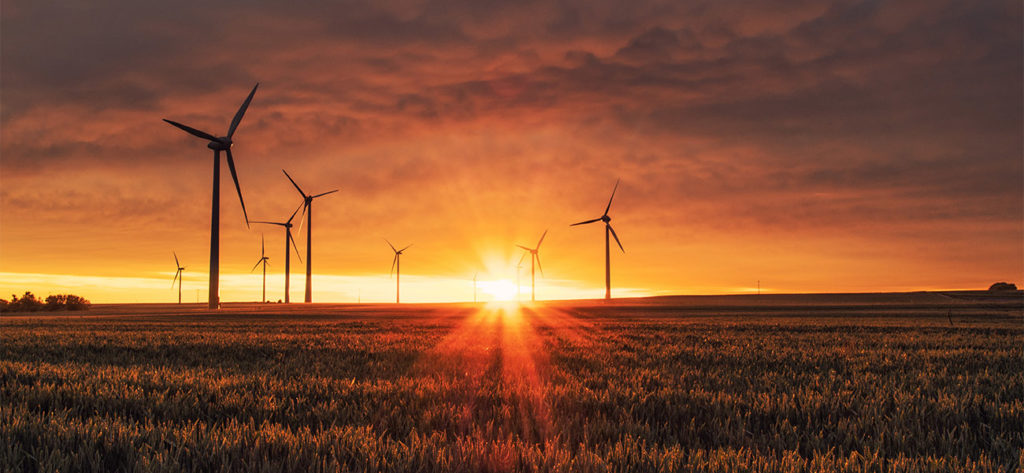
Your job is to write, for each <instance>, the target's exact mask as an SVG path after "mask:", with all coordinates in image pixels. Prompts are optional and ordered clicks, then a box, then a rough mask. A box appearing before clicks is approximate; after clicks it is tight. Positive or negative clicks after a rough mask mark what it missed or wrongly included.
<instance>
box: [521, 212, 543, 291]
mask: <svg viewBox="0 0 1024 473" xmlns="http://www.w3.org/2000/svg"><path fill="white" fill-rule="evenodd" d="M547 235H548V231H547V230H544V234H542V235H541V236H540V240H538V241H537V246H536V247H534V248H528V247H525V246H523V245H516V246H518V247H520V248H522V249H524V250H526V251H527V253H523V257H522V258H519V264H523V259H525V258H526V255H527V254H529V255H530V300H531V301H536V300H537V287H536V285H535V282H536V280H535V279H534V274H533V263H534V262H535V261H536V262H537V267H538V268H540V275H541V276H543V275H544V267H542V266H541V265H540V253H539V252H540V244H541V243H543V242H544V237H545V236H547Z"/></svg>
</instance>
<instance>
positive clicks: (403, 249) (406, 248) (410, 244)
mask: <svg viewBox="0 0 1024 473" xmlns="http://www.w3.org/2000/svg"><path fill="white" fill-rule="evenodd" d="M409 246H412V243H409ZM409 246H407V247H405V248H402V249H401V250H398V252H399V253H401V252H403V251H405V250H408V249H409Z"/></svg>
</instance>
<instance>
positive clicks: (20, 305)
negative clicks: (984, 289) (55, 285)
mask: <svg viewBox="0 0 1024 473" xmlns="http://www.w3.org/2000/svg"><path fill="white" fill-rule="evenodd" d="M42 308H43V302H42V301H40V300H39V299H36V296H35V294H32V292H31V291H25V295H23V296H21V297H20V298H19V297H18V296H16V295H14V294H11V302H10V303H9V304H7V306H6V307H5V308H4V312H35V311H37V310H42Z"/></svg>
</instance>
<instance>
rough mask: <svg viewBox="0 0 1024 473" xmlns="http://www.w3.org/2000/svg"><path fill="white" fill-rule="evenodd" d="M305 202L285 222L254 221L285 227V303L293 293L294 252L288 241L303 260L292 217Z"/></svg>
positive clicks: (297, 255) (300, 259) (296, 255)
mask: <svg viewBox="0 0 1024 473" xmlns="http://www.w3.org/2000/svg"><path fill="white" fill-rule="evenodd" d="M303 205H306V204H305V203H302V204H299V207H297V208H296V209H295V211H294V212H292V216H291V217H288V220H285V221H284V222H265V221H253V222H252V223H265V224H267V225H278V226H281V227H284V303H285V304H287V303H288V302H289V294H290V293H291V271H292V269H291V268H292V266H291V264H292V258H291V256H292V253H291V251H289V249H288V242H291V247H292V248H295V257H296V258H298V259H299V262H300V263H301V262H302V255H301V254H300V253H299V247H298V245H296V244H295V237H293V236H292V219H294V218H295V214H297V213H299V209H300V208H302V206H303Z"/></svg>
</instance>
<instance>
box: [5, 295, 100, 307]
mask: <svg viewBox="0 0 1024 473" xmlns="http://www.w3.org/2000/svg"><path fill="white" fill-rule="evenodd" d="M90 305H91V303H90V302H89V301H88V300H87V299H85V298H83V297H79V296H76V295H74V294H55V295H51V296H47V297H46V300H45V302H44V301H42V300H39V299H37V298H36V296H35V295H34V294H32V293H31V292H29V291H25V295H23V296H21V297H20V298H19V297H18V296H16V295H14V294H12V295H11V300H10V302H8V301H6V300H3V299H0V312H36V311H40V310H86V309H88V308H89V306H90Z"/></svg>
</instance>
